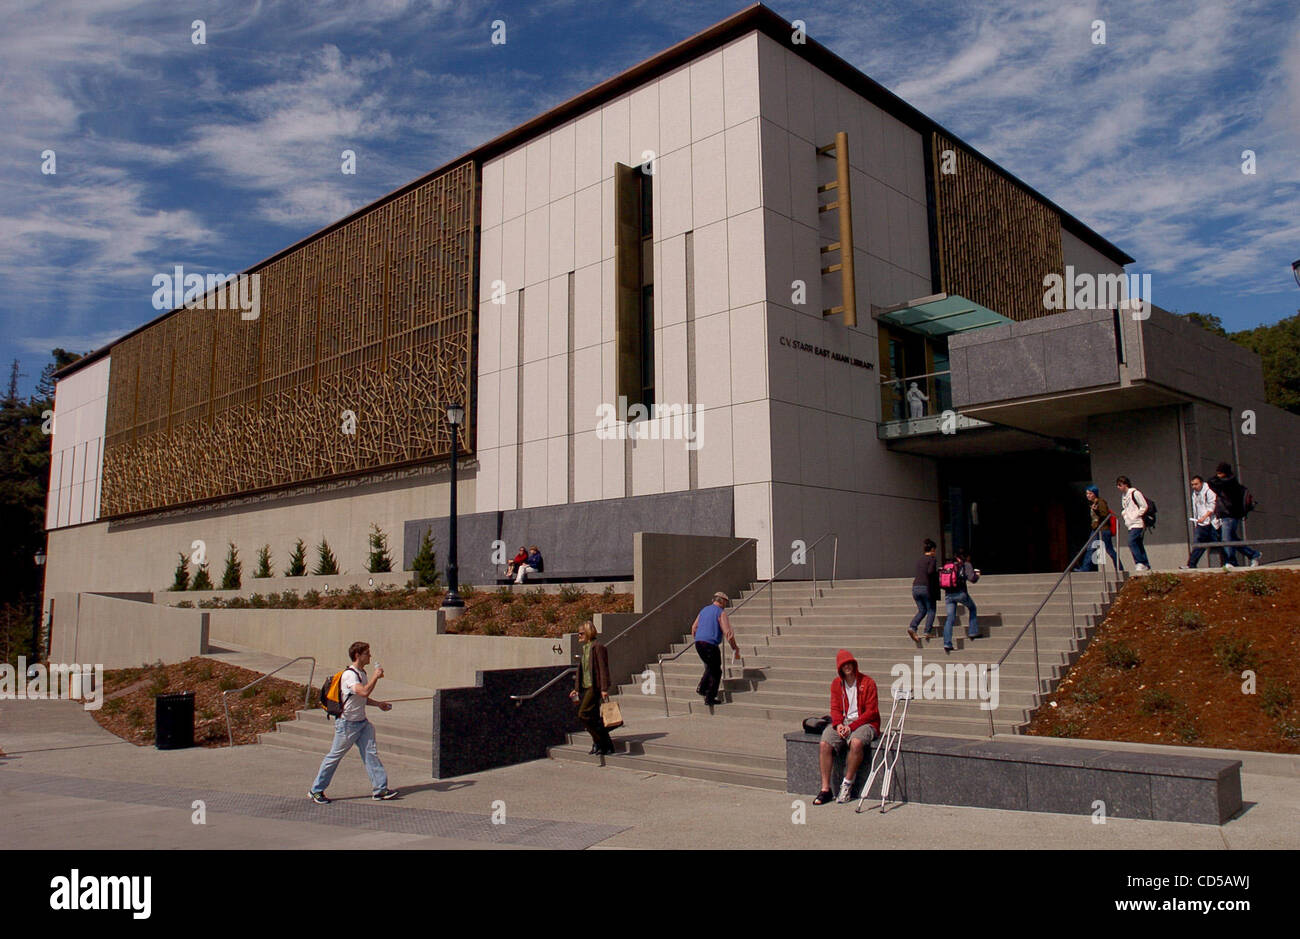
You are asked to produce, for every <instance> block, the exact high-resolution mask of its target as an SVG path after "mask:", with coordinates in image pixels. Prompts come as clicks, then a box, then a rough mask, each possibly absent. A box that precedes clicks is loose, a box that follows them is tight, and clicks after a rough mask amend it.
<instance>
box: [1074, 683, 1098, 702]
mask: <svg viewBox="0 0 1300 939" xmlns="http://www.w3.org/2000/svg"><path fill="white" fill-rule="evenodd" d="M1074 700H1075V701H1078V702H1079V703H1080V704H1096V703H1097V702H1098V701H1100V700H1101V692H1100V691H1098V690H1097V686H1096V685H1095V684H1094V683H1093V682H1092V680H1091V679H1089V678H1085V679H1083V680H1082V681H1080V682H1079V683H1078V684H1077V685H1075V686H1074Z"/></svg>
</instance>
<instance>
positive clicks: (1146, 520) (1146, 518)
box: [1142, 493, 1159, 528]
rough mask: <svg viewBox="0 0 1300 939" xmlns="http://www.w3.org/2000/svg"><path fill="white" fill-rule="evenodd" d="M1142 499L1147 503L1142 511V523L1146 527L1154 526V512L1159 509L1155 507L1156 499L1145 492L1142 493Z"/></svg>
mask: <svg viewBox="0 0 1300 939" xmlns="http://www.w3.org/2000/svg"><path fill="white" fill-rule="evenodd" d="M1142 501H1143V502H1145V503H1146V504H1147V510H1146V511H1145V512H1143V513H1142V524H1143V525H1145V526H1146V527H1147V528H1155V527H1156V513H1157V511H1159V510H1158V509H1157V508H1156V500H1155V499H1152V498H1150V497H1148V496H1147V494H1146V493H1142Z"/></svg>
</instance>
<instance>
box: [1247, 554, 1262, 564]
mask: <svg viewBox="0 0 1300 939" xmlns="http://www.w3.org/2000/svg"><path fill="white" fill-rule="evenodd" d="M1263 556H1264V555H1262V554H1257V555H1255V556H1254V557H1253V558H1251V559H1250V566H1251V567H1259V559H1260V558H1262V557H1263Z"/></svg>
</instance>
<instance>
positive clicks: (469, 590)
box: [460, 584, 479, 600]
mask: <svg viewBox="0 0 1300 939" xmlns="http://www.w3.org/2000/svg"><path fill="white" fill-rule="evenodd" d="M478 594H479V591H478V588H477V587H475V586H474V585H473V584H461V585H460V598H461V599H462V600H473V599H474V598H475V597H477V596H478Z"/></svg>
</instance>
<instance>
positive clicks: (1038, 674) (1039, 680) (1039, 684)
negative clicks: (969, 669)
mask: <svg viewBox="0 0 1300 939" xmlns="http://www.w3.org/2000/svg"><path fill="white" fill-rule="evenodd" d="M1112 518H1115V513H1114V512H1111V513H1108V514H1107V516H1106V517H1105V518H1104V519H1102V520H1101V521H1100V522H1098V523H1097V524H1096V525H1095V526H1093V528H1092V531H1091V532H1090V533H1089V534H1088V540H1087V541H1086V542H1084V545H1083V547H1082V548H1080V549H1079V550H1078V551H1077V552H1075V555H1074V557H1073V558H1071V559H1070V563H1069V564H1067V565H1066V566H1065V570H1064V571H1063V572H1062V573H1061V576H1060V577H1058V578H1057V579H1056V583H1054V584H1053V585H1052V589H1051V590H1049V591H1047V595H1046V596H1045V597H1043V602H1042V603H1040V604H1038V609H1036V610H1034V612H1033V613H1032V614H1030V616H1029V620H1028V622H1026V623H1025V625H1024V626H1022V627H1021V628H1020V632H1018V633H1016V637H1015V638H1014V639H1012V640H1011V644H1010V645H1009V646H1007V648H1006V651H1005V652H1003V653H1002V655H1001V656H999V657H998V660H997V663H996V664H995V665H994V666H993V668H994V671H995V672H1000V671H1001V670H1002V663H1003V662H1005V661H1006V660H1007V656H1009V655H1010V654H1011V653H1012V651H1013V650H1014V649H1015V647H1016V645H1017V643H1019V642H1020V640H1021V638H1023V637H1024V635H1025V633H1026V632H1028V631H1029V630H1030V628H1031V627H1032V629H1033V636H1034V694H1035V696H1037V695H1039V694H1041V693H1042V691H1043V674H1042V668H1041V666H1040V664H1039V655H1038V614H1039V613H1041V612H1043V607H1045V606H1047V603H1048V601H1049V600H1051V599H1052V596H1053V595H1054V594H1055V593H1056V591H1057V590H1058V589H1059V588H1060V586H1061V583H1062V582H1063V581H1065V580H1066V579H1067V578H1069V577H1070V575H1071V574H1073V573H1074V569H1075V567H1076V566H1077V565H1078V563H1079V561H1080V560H1081V559H1082V558H1083V555H1084V552H1086V551H1087V550H1088V549H1089V548H1091V547H1092V546H1093V545H1094V544H1097V545H1098V547H1101V534H1100V533H1101V528H1102V526H1103V525H1109V524H1110V520H1111V519H1112ZM1115 556H1116V557H1119V549H1118V548H1116V549H1115ZM1105 559H1106V552H1105V551H1103V552H1102V557H1101V560H1102V563H1101V564H1098V565H1097V568H1098V570H1100V571H1101V575H1102V589H1103V591H1105V590H1108V589H1109V588H1110V578H1109V577H1107V575H1106V564H1105ZM1069 583H1070V585H1069V591H1070V630H1071V634H1073V632H1074V630H1075V629H1077V626H1076V624H1075V615H1074V581H1073V580H1070V582H1069ZM988 715H989V736H990V737H992V736H994V735H995V734H996V730H995V729H994V726H993V709H992V708H990V709H989V712H988Z"/></svg>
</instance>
